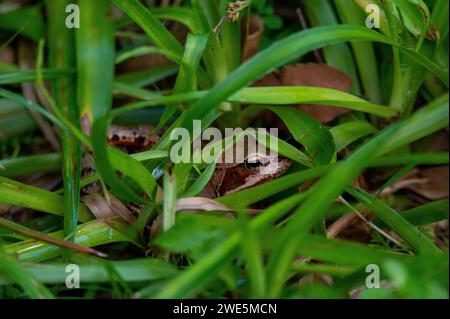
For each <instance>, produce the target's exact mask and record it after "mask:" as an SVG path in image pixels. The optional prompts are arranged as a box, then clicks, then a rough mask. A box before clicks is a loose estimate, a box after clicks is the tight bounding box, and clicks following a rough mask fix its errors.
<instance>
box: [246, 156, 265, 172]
mask: <svg viewBox="0 0 450 319" xmlns="http://www.w3.org/2000/svg"><path fill="white" fill-rule="evenodd" d="M244 164H245V168H246V169H247V170H249V171H254V170H256V169H257V168H258V167H260V166H261V165H262V163H261V161H260V160H259V159H255V160H251V161H250V160H248V159H247V160H246V161H245V162H244Z"/></svg>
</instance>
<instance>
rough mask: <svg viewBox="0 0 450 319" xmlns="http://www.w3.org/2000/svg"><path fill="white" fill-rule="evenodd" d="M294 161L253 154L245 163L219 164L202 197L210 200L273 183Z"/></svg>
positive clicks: (272, 155) (274, 156)
mask: <svg viewBox="0 0 450 319" xmlns="http://www.w3.org/2000/svg"><path fill="white" fill-rule="evenodd" d="M291 164H292V161H291V160H290V159H288V158H284V157H280V156H278V154H276V153H271V154H264V153H258V152H255V153H251V154H248V156H247V157H246V158H245V160H244V162H243V163H230V164H217V166H216V170H215V171H214V173H213V176H212V178H211V180H210V181H209V183H208V184H207V185H206V187H205V189H204V191H203V193H202V195H201V196H203V197H208V198H215V197H221V196H224V195H229V194H233V193H235V192H239V191H241V190H243V189H246V188H249V187H252V186H256V185H260V184H263V183H266V182H268V181H271V180H273V179H275V178H277V177H279V176H280V175H282V174H284V173H285V172H286V171H287V170H288V168H289V166H290V165H291Z"/></svg>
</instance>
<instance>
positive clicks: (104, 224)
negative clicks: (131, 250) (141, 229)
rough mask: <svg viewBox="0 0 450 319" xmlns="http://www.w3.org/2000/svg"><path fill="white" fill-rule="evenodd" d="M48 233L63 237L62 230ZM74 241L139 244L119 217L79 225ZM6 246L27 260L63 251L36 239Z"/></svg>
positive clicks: (13, 253)
mask: <svg viewBox="0 0 450 319" xmlns="http://www.w3.org/2000/svg"><path fill="white" fill-rule="evenodd" d="M48 235H49V236H52V237H55V238H63V232H62V231H57V232H53V233H50V234H48ZM74 242H75V243H76V244H78V245H81V246H85V247H94V246H98V245H103V244H108V243H115V242H130V243H133V244H135V245H138V244H137V243H138V241H137V238H136V236H135V235H134V234H132V233H130V232H129V226H126V225H124V224H123V223H122V222H120V221H119V220H118V219H117V218H110V219H105V220H93V221H91V222H88V223H84V224H82V225H79V226H78V227H77V231H76V234H75V241H74ZM4 248H5V251H6V252H7V253H8V254H10V255H14V256H16V258H17V259H19V260H21V261H27V262H40V261H44V260H48V259H51V258H54V257H57V256H60V255H61V253H62V249H61V248H59V247H57V246H54V245H50V244H47V243H45V242H42V241H38V240H34V239H31V240H24V241H21V242H17V243H14V244H9V245H5V247H4Z"/></svg>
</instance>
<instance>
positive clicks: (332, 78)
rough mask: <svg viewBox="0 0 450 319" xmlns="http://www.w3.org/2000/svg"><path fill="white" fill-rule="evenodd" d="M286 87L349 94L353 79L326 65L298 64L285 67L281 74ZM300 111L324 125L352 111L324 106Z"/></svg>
mask: <svg viewBox="0 0 450 319" xmlns="http://www.w3.org/2000/svg"><path fill="white" fill-rule="evenodd" d="M280 79H281V82H282V83H283V85H285V86H314V87H323V88H328V89H335V90H340V91H344V92H348V91H349V89H350V87H351V85H352V79H351V78H350V77H349V76H347V75H346V74H345V73H343V72H341V71H339V70H337V69H335V68H333V67H331V66H329V65H326V64H315V63H307V64H297V65H291V66H287V67H285V68H284V69H283V70H282V71H281V74H280ZM299 109H301V110H302V111H304V112H305V113H308V114H309V115H311V116H313V117H314V118H315V119H317V120H318V121H320V122H322V123H328V122H331V121H333V120H334V119H336V118H337V117H339V116H341V115H343V114H345V113H348V112H350V110H347V109H343V108H339V107H333V106H322V105H309V104H304V105H300V106H299Z"/></svg>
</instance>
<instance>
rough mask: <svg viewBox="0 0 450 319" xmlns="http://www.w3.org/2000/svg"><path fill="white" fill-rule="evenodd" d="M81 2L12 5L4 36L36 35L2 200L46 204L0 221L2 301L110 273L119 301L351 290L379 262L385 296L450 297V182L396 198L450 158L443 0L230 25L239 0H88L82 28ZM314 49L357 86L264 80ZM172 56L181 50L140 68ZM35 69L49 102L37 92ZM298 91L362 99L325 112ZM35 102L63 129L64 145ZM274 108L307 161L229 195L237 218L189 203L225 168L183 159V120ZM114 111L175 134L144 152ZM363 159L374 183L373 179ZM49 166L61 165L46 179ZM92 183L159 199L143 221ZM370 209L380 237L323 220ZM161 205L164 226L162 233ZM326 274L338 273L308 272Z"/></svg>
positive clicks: (7, 133)
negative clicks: (445, 194)
mask: <svg viewBox="0 0 450 319" xmlns="http://www.w3.org/2000/svg"><path fill="white" fill-rule="evenodd" d="M72 2H74V1H69V0H47V1H35V4H31V5H28V6H23V7H20V8H19V9H17V10H16V11H12V12H5V13H0V51H1V50H4V49H5V48H8V49H10V50H13V52H14V50H15V49H16V47H17V46H18V42H19V40H20V39H22V38H27V39H28V41H30V43H32V45H33V46H35V47H36V56H35V61H31V62H33V63H35V67H34V69H31V70H21V69H20V67H19V65H15V64H14V63H11V62H10V61H0V86H1V87H0V214H1V210H2V209H4V208H3V205H4V206H5V207H6V206H7V207H6V208H9V205H12V206H15V207H21V208H26V209H30V210H33V211H35V213H34V214H33V215H30V216H32V217H31V218H26V219H25V220H24V219H23V218H22V219H21V218H12V219H11V218H9V217H11V216H12V214H13V213H9V214H7V215H4V216H3V215H2V216H1V218H0V298H66V297H67V296H69V295H70V296H71V297H76V298H83V297H93V296H95V295H96V293H98V292H101V291H103V290H104V289H107V290H110V291H112V293H111V295H110V297H111V298H113V297H115V298H219V297H220V298H222V297H225V298H229V297H230V296H235V297H239V298H327V297H332V298H349V297H350V295H349V293H350V292H351V291H352V290H353V289H355V288H357V287H362V286H364V283H365V276H366V275H367V274H366V273H365V268H366V266H367V265H369V264H376V265H378V266H379V267H380V269H381V279H382V280H389V281H391V282H392V283H393V284H394V288H393V289H390V290H388V291H387V292H385V295H383V297H385V298H448V290H449V281H448V238H446V239H444V241H442V240H441V239H439V238H437V235H436V234H435V233H434V232H433V225H434V223H437V222H441V221H445V220H447V221H448V198H439V199H436V200H432V199H428V198H420V199H418V198H419V195H417V194H416V195H414V193H413V192H412V191H409V190H402V191H399V192H395V193H393V194H390V195H388V196H379V195H380V193H381V190H383V189H386V188H388V187H389V186H390V185H391V184H393V183H395V182H396V181H397V180H398V179H399V178H401V177H403V176H405V174H407V173H408V172H411V170H412V169H413V168H416V169H419V170H420V169H423V168H426V167H435V166H448V160H449V155H448V152H446V151H442V145H431V144H432V143H439V142H434V141H436V140H437V138H436V136H437V135H436V134H442V133H443V134H448V113H449V109H448V108H449V93H448V86H449V81H448V61H447V60H448V2H447V1H446V0H435V1H418V0H414V1H413V0H390V1H383V3H381V1H375V0H374V1H365V0H320V1H309V0H306V1H305V0H302V1H300V0H291V1H270V0H266V1H264V0H253V1H248V4H249V8H246V9H244V10H242V11H239V22H235V23H231V22H225V23H224V24H223V25H222V27H221V28H219V29H218V30H219V31H218V33H215V32H214V30H215V29H216V26H218V25H220V24H219V22H220V21H221V20H222V21H223V19H222V18H223V17H224V16H225V15H226V8H227V4H228V3H229V2H231V1H223V0H222V1H210V0H184V1H182V2H181V4H180V5H179V6H176V7H175V6H168V7H159V6H157V5H155V6H153V7H146V6H145V5H144V4H143V3H144V2H141V1H138V0H112V1H108V0H95V1H92V0H78V1H75V2H76V3H77V4H78V5H79V7H80V12H81V17H80V18H81V19H80V22H81V28H79V29H68V28H66V27H64V23H65V19H66V16H67V13H65V7H66V6H67V5H68V4H70V3H72ZM154 2H155V3H157V1H154ZM281 2H283V4H280V3H281ZM369 3H375V4H378V5H379V6H380V8H381V9H382V10H384V15H383V16H382V17H381V19H382V20H381V28H380V29H379V30H377V29H373V30H370V29H368V28H366V27H365V24H364V21H365V17H366V16H365V10H364V9H365V6H366V5H367V4H369ZM282 6H284V7H285V9H286V8H287V11H291V12H295V9H296V8H298V7H301V8H302V12H303V13H304V14H305V18H306V20H307V22H308V29H305V30H303V29H302V28H301V26H300V24H298V21H297V17H295V19H293V18H292V17H289V16H278V13H277V12H278V11H276V10H275V11H274V10H273V9H274V8H281V7H282ZM113 7H114V10H117V11H114V12H115V14H112V12H113V11H112V10H113ZM285 11H286V10H285ZM117 12H120V13H121V14H118V13H117ZM280 12H282V10H281V11H280ZM252 13H253V14H255V13H259V14H261V15H263V16H264V19H263V21H265V23H266V29H265V31H264V32H263V33H262V39H261V43H262V45H261V48H260V50H259V52H258V53H257V54H256V55H255V56H253V57H252V58H251V59H249V60H248V61H246V62H243V63H241V50H242V41H241V40H243V39H245V34H243V33H242V31H243V30H245V29H246V28H245V18H246V17H247V16H248V15H249V14H252ZM289 19H291V20H289ZM240 23H242V24H243V27H242V28H241V27H240ZM275 23H276V25H275ZM180 30H183V31H182V32H180ZM314 51H316V53H319V54H322V55H323V58H324V62H325V63H326V64H328V65H331V66H334V67H336V68H338V69H339V70H341V71H342V72H344V73H346V74H347V75H348V76H349V77H351V78H352V80H353V83H352V88H351V90H350V92H348V93H347V92H342V91H337V90H333V89H329V88H322V87H302V86H280V87H278V86H267V87H253V86H252V85H253V83H255V82H256V81H258V80H259V79H261V78H262V77H263V76H264V75H266V74H268V73H270V72H272V71H279V70H281V69H282V68H283V67H284V66H286V65H290V64H296V63H314V62H316V61H315V55H313V54H311V53H312V52H314ZM156 56H159V57H164V62H163V63H162V64H161V63H160V64H158V63H155V64H156V65H153V64H151V63H150V66H149V65H145V64H143V65H142V66H141V65H139V67H138V68H137V69H136V68H134V69H130V68H128V67H127V65H128V63H129V62H130V61H133V60H134V59H143V60H141V61H147V62H148V61H150V62H152V63H153V62H154V61H156V58H155V59H153V58H154V57H156ZM30 82H31V83H33V84H34V89H35V90H36V91H37V92H38V93H39V94H40V96H41V97H42V98H41V99H39V101H38V102H32V101H28V100H27V99H26V98H25V96H24V93H23V92H22V87H21V85H22V84H23V83H30ZM298 104H310V105H330V106H335V107H340V108H345V109H347V110H348V111H349V112H350V113H348V114H345V115H343V116H341V117H339V118H338V119H336V120H334V121H332V122H330V123H326V124H324V123H320V122H319V121H318V120H316V119H315V118H313V117H311V116H310V115H308V114H306V113H304V112H302V111H300V110H299V109H298V108H296V107H295V106H296V105H298ZM29 110H33V111H35V112H37V113H39V114H40V115H41V116H42V117H43V118H44V120H45V121H46V123H47V124H48V125H50V126H51V127H53V128H54V130H55V132H57V134H58V135H59V136H60V140H61V146H62V147H61V151H60V152H55V151H53V150H51V148H49V146H48V143H47V142H46V141H45V139H43V138H42V134H41V132H40V131H39V130H38V126H37V125H36V123H35V122H34V120H33V118H32V117H31V116H30V115H29V113H28V111H29ZM261 114H268V116H271V117H272V119H278V120H279V121H278V122H279V123H280V124H277V125H281V123H283V125H284V126H285V127H286V133H288V135H289V137H288V138H285V137H284V136H283V137H280V139H279V140H278V142H279V153H280V154H281V155H282V156H285V157H287V158H290V159H291V160H292V161H293V164H292V166H291V168H290V169H289V171H288V172H287V173H286V174H284V175H283V176H281V177H279V178H277V179H275V180H272V181H269V182H267V183H264V184H261V185H258V186H255V187H251V188H248V189H244V190H242V191H239V192H236V193H233V194H230V195H226V196H222V197H219V198H216V199H215V200H216V201H217V202H218V203H220V204H221V205H225V206H226V207H228V208H229V209H230V210H231V211H233V212H234V213H235V217H236V218H234V219H232V218H229V215H225V214H223V213H221V212H204V211H200V210H198V211H196V212H195V213H187V212H184V211H178V210H177V207H176V200H177V199H180V198H187V197H194V196H198V195H199V194H200V193H201V192H202V190H203V188H204V187H205V185H206V184H207V183H208V181H209V180H210V179H211V178H213V176H214V175H213V173H214V170H215V168H216V166H215V164H210V165H207V164H206V163H200V164H186V163H179V164H174V163H172V162H171V161H170V158H169V154H170V150H171V147H172V146H173V144H174V142H173V141H172V140H171V139H170V134H171V132H172V131H173V129H175V128H180V127H181V128H186V129H188V130H189V131H190V132H191V134H192V137H193V138H196V137H198V136H199V134H200V133H201V132H195V131H194V127H193V120H201V121H202V130H203V129H206V128H208V127H219V128H221V129H223V128H225V127H236V126H239V125H244V126H252V125H259V126H265V125H266V124H265V122H264V120H263V119H264V116H261ZM117 122H126V123H135V124H136V125H137V124H150V123H151V124H153V125H155V127H156V128H157V130H160V129H163V130H162V135H161V137H160V139H159V140H158V142H157V143H156V145H155V146H154V147H152V148H151V149H149V150H145V151H142V152H140V153H136V154H132V155H130V154H127V153H125V152H123V151H120V150H118V149H116V148H113V147H112V146H110V145H109V144H108V143H107V138H106V137H107V130H108V127H109V126H110V125H111V123H117ZM35 141H41V142H40V143H35ZM430 146H433V147H434V146H436V147H434V148H433V149H435V151H432V150H430V149H431V148H430ZM88 153H90V154H93V157H94V158H95V171H96V173H95V174H94V175H92V176H90V177H86V176H82V169H83V165H82V163H83V158H84V157H85V156H86V154H88ZM362 176H364V177H365V178H366V181H369V180H370V181H371V182H372V181H373V180H374V181H376V182H374V183H375V184H373V183H372V184H371V183H369V182H368V183H366V184H365V183H362V184H361V183H356V182H355V181H356V180H357V179H358V177H359V178H361V177H362ZM32 177H33V178H34V179H37V180H38V181H41V179H42V180H44V178H45V177H48V178H52V179H53V180H57V181H59V180H60V182H57V183H56V184H55V185H53V186H51V187H50V189H44V187H42V186H36V185H33V184H31V182H30V181H32ZM94 181H97V182H98V185H100V186H101V188H102V191H101V194H102V195H105V196H106V197H108V196H111V195H113V196H114V197H115V198H117V199H118V200H120V201H121V202H122V203H123V204H139V205H142V207H143V209H142V210H141V213H140V214H139V215H138V216H136V217H137V218H136V221H135V222H134V223H132V224H128V223H126V222H125V221H123V220H122V219H121V218H119V217H111V218H107V219H104V220H99V219H95V215H94V214H93V212H92V211H91V210H90V208H89V205H86V204H85V203H83V201H81V199H80V198H81V196H82V194H83V190H82V189H83V187H84V186H86V185H89V184H90V183H92V182H94ZM358 181H359V179H358ZM339 198H341V199H345V203H346V205H342V202H339V201H338V199H339ZM254 204H257V206H252V205H254ZM252 207H257V208H258V210H259V211H258V213H257V214H254V213H250V212H251V211H250V210H248V208H252ZM13 210H14V209H13ZM16 210H17V208H16ZM354 211H358V212H360V213H361V214H363V215H364V216H365V217H366V218H367V219H370V220H373V223H374V224H371V225H372V226H370V227H372V228H370V227H369V226H368V225H366V226H367V227H366V228H367V229H366V231H365V236H366V237H368V238H369V239H366V240H359V241H358V240H353V241H351V240H349V239H343V238H327V236H326V227H328V226H330V225H331V224H332V223H333V222H334V221H335V220H336V218H339V217H340V216H342V215H344V214H346V213H351V212H354ZM16 214H21V213H20V212H18V213H17V212H16ZM155 220H156V221H160V222H161V225H160V228H161V229H160V231H159V232H155V231H154V229H152V231H151V236H149V229H151V226H152V225H153V226H155V224H154V223H153V222H154V221H155ZM19 221H20V222H19ZM362 223H363V224H364V222H362ZM373 225H376V226H373ZM348 227H350V228H351V227H353V226H348ZM373 227H379V228H381V229H382V230H383V232H384V234H385V232H389V235H390V236H388V237H384V236H383V235H382V233H383V232H382V233H380V232H378V231H377V229H378V228H377V229H375V228H373ZM392 237H394V238H395V240H394V241H391V240H390V238H392ZM83 247H84V248H83ZM99 252H101V253H103V254H106V255H107V257H98V256H104V255H103V254H101V253H99ZM96 255H97V256H96ZM300 256H301V257H305V258H304V259H303V261H301V262H299V259H298V257H300ZM306 257H307V258H306ZM69 263H76V264H78V265H80V268H81V273H82V276H81V287H80V288H78V289H68V288H66V285H65V282H66V273H65V267H66V265H67V264H69ZM311 274H316V275H317V274H318V275H326V276H330V278H331V279H332V281H333V284H332V285H329V286H323V284H321V283H319V282H317V281H314V282H312V283H310V284H308V285H305V284H304V283H302V282H303V280H301V279H302V278H304V277H305V276H309V275H311ZM64 296H65V297H64ZM377 296H379V295H377V294H376V293H375V292H373V291H371V290H365V291H364V292H363V293H362V294H361V298H376V297H377Z"/></svg>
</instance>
